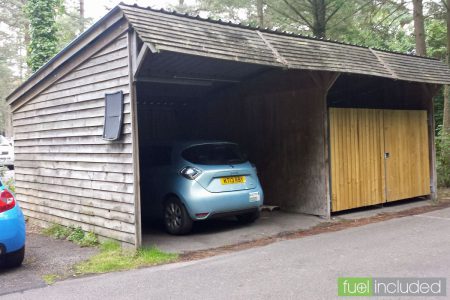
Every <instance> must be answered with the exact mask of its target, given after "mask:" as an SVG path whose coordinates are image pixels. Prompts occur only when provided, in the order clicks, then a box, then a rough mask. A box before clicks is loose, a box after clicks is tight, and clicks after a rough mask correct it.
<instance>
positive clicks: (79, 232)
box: [67, 227, 84, 244]
mask: <svg viewBox="0 0 450 300" xmlns="http://www.w3.org/2000/svg"><path fill="white" fill-rule="evenodd" d="M83 238H84V231H83V229H81V227H77V228H74V229H72V232H71V233H70V234H69V236H68V237H67V240H68V241H71V242H74V243H77V244H79V243H80V242H81V240H83Z"/></svg>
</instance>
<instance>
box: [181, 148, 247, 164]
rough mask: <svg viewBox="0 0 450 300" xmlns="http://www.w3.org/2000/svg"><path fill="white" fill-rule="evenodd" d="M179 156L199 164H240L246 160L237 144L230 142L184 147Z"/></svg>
mask: <svg viewBox="0 0 450 300" xmlns="http://www.w3.org/2000/svg"><path fill="white" fill-rule="evenodd" d="M181 156H182V157H183V158H184V159H185V160H187V161H189V162H191V163H194V164H200V165H229V164H242V163H244V162H246V161H247V159H246V157H245V155H244V154H243V153H242V152H241V150H240V149H239V146H238V145H236V144H231V143H223V144H203V145H197V146H192V147H190V148H187V149H185V150H184V151H183V152H182V153H181Z"/></svg>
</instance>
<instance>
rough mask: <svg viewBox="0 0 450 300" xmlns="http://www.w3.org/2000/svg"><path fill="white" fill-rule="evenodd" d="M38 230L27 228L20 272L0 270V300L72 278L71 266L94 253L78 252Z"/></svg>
mask: <svg viewBox="0 0 450 300" xmlns="http://www.w3.org/2000/svg"><path fill="white" fill-rule="evenodd" d="M39 232H40V228H38V227H36V226H33V225H32V224H27V242H26V246H25V260H24V263H23V265H22V267H20V268H15V269H0V278H1V279H2V280H0V296H1V295H5V294H9V293H12V292H18V291H22V290H28V289H32V288H37V287H42V286H45V285H47V283H46V281H45V279H47V280H50V281H51V280H57V279H58V278H67V277H70V276H72V275H73V270H72V266H73V265H75V264H76V263H79V262H81V261H84V260H86V259H88V258H89V257H91V256H92V255H93V254H95V253H97V251H98V250H97V249H96V248H92V247H89V248H87V247H86V248H82V247H80V246H78V245H77V244H74V243H72V242H69V241H65V240H57V239H54V238H51V237H47V236H44V235H42V234H40V233H39Z"/></svg>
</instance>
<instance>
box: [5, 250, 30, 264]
mask: <svg viewBox="0 0 450 300" xmlns="http://www.w3.org/2000/svg"><path fill="white" fill-rule="evenodd" d="M24 257H25V247H23V248H22V249H20V250H18V251H15V252H12V253H7V254H6V255H5V261H4V263H5V264H4V265H5V267H7V268H15V267H19V266H20V265H22V262H23V259H24Z"/></svg>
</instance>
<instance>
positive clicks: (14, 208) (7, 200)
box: [0, 182, 25, 268]
mask: <svg viewBox="0 0 450 300" xmlns="http://www.w3.org/2000/svg"><path fill="white" fill-rule="evenodd" d="M0 184H1V186H0V265H1V266H4V267H8V268H11V267H18V266H20V265H21V264H22V262H23V258H24V256H25V219H24V217H23V214H22V211H21V210H20V207H19V205H18V203H17V202H16V200H15V198H14V194H13V193H12V192H11V191H9V190H8V189H7V188H6V187H5V186H4V185H3V183H1V182H0Z"/></svg>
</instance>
